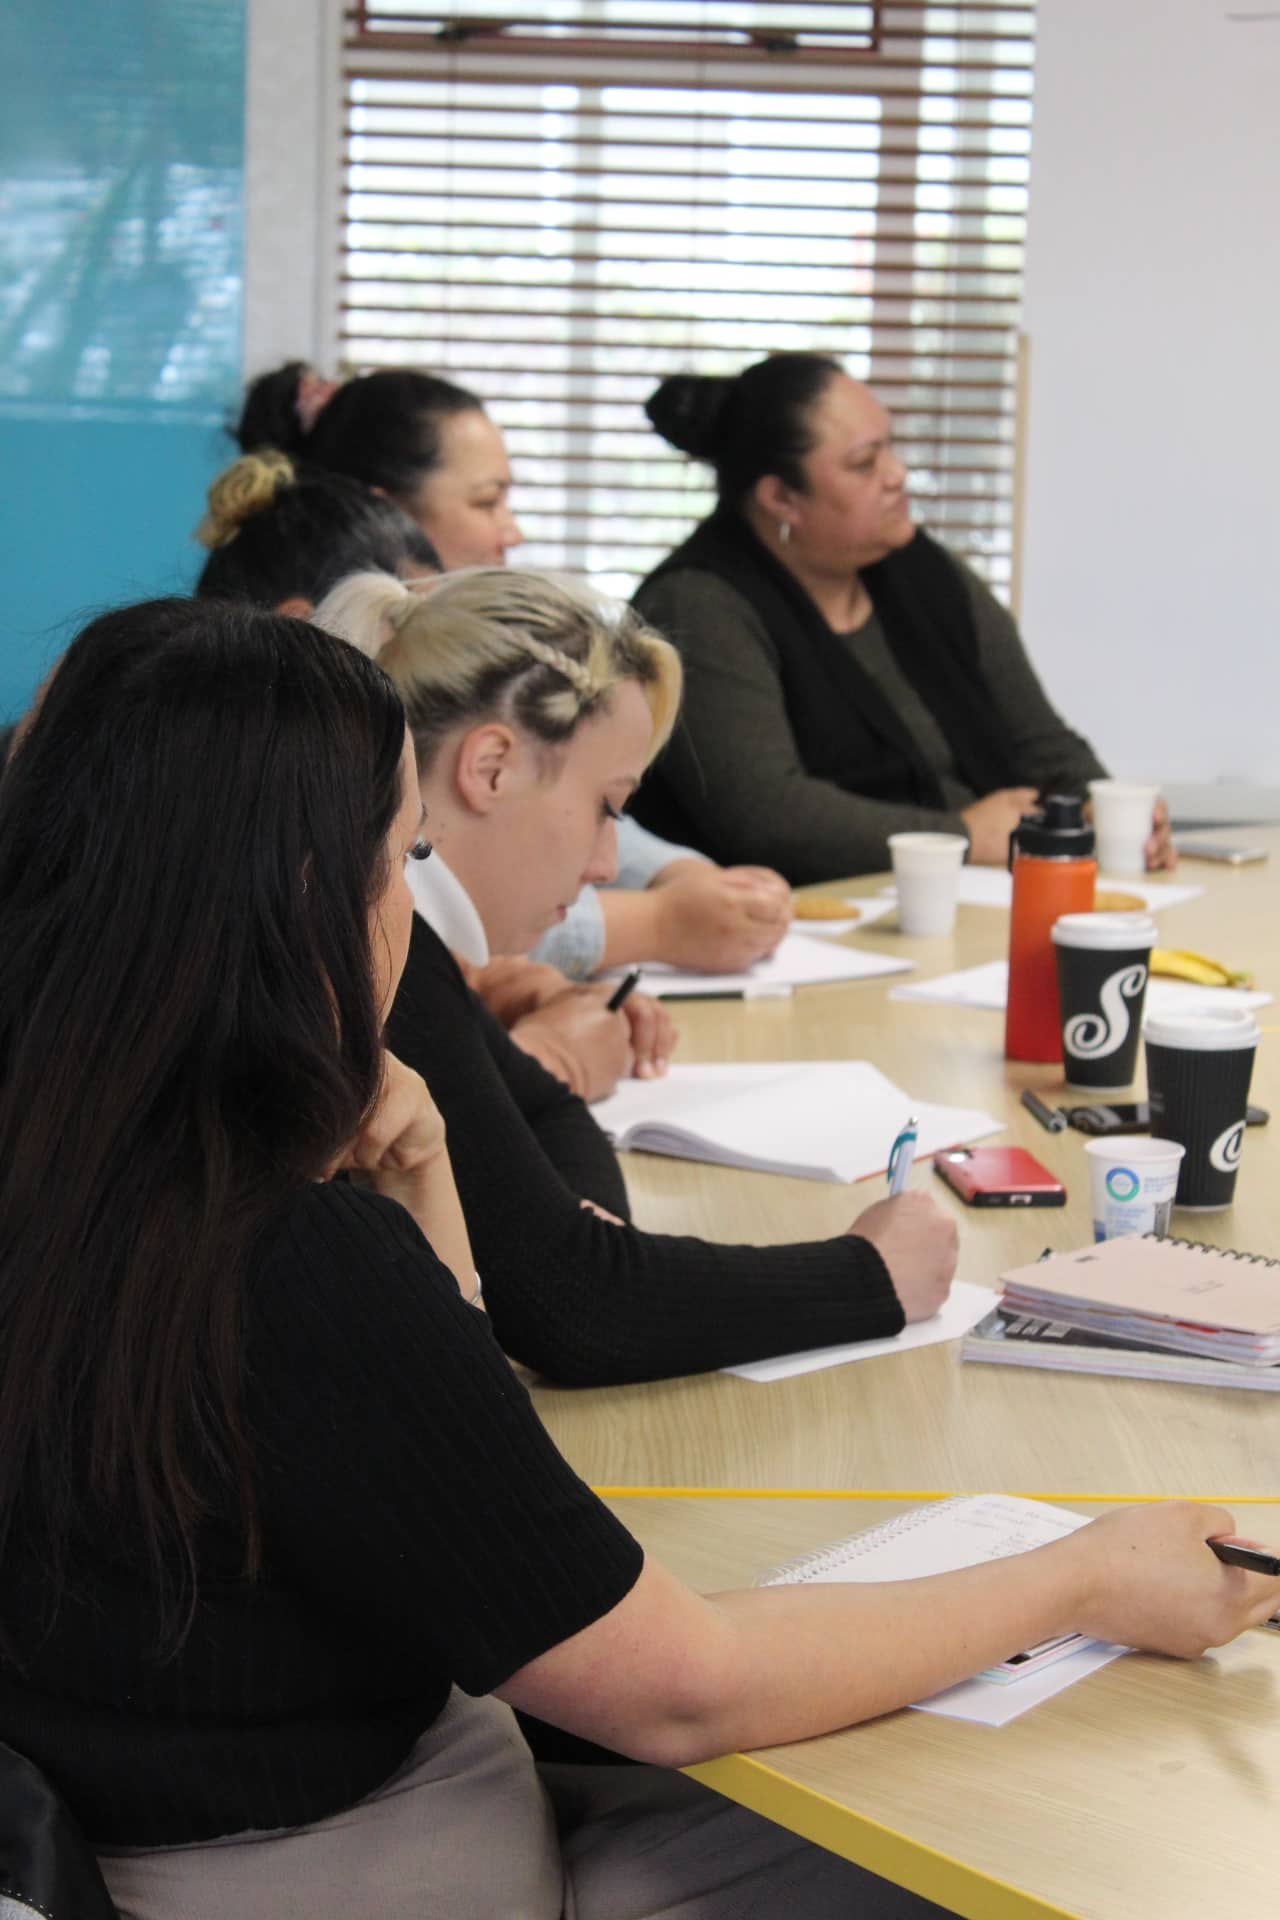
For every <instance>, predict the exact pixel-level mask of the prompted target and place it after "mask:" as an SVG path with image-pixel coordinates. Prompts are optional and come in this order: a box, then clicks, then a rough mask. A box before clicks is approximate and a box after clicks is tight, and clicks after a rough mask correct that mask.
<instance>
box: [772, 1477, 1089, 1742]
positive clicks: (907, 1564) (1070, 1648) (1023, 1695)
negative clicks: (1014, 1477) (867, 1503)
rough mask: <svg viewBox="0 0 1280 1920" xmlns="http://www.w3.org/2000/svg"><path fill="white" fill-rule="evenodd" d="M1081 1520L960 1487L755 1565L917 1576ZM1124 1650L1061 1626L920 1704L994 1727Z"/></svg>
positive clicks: (1003, 1550) (824, 1573) (1042, 1504)
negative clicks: (955, 1493)
mask: <svg viewBox="0 0 1280 1920" xmlns="http://www.w3.org/2000/svg"><path fill="white" fill-rule="evenodd" d="M1086 1524H1087V1523H1086V1521H1085V1519H1084V1516H1083V1515H1081V1514H1078V1513H1070V1512H1068V1511H1067V1509H1066V1508H1064V1507H1054V1506H1050V1505H1049V1504H1048V1503H1047V1502H1046V1501H1043V1500H1018V1499H1015V1498H1014V1497H1013V1496H1011V1495H1009V1494H1003V1493H984V1494H973V1495H966V1496H963V1497H961V1498H958V1499H954V1500H939V1501H936V1502H935V1503H934V1504H933V1505H931V1506H927V1507H913V1508H912V1509H911V1510H910V1512H908V1513H902V1514H899V1515H898V1516H897V1517H896V1519H893V1520H886V1521H885V1522H883V1524H882V1525H880V1526H878V1527H871V1528H869V1529H868V1530H867V1531H866V1532H865V1533H855V1534H852V1535H851V1536H850V1537H849V1538H848V1539H845V1540H837V1541H835V1542H833V1544H832V1545H831V1546H828V1547H820V1548H819V1549H818V1550H817V1552H815V1553H808V1554H804V1555H802V1557H801V1558H800V1559H798V1560H790V1561H788V1562H787V1563H786V1564H785V1565H783V1566H780V1567H774V1568H772V1569H771V1570H770V1571H769V1572H768V1573H764V1574H761V1575H760V1577H759V1579H758V1580H757V1582H756V1584H757V1586H762V1587H773V1586H792V1585H803V1584H808V1583H810V1582H824V1583H830V1582H839V1581H879V1580H920V1579H923V1578H925V1577H926V1576H927V1575H929V1574H935V1573H956V1572H958V1571H959V1569H960V1568H962V1567H976V1566H979V1565H981V1563H982V1562H983V1561H985V1560H1004V1559H1007V1558H1008V1556H1009V1555H1010V1554H1014V1553H1027V1552H1029V1551H1030V1549H1031V1548H1032V1547H1043V1546H1048V1545H1049V1543H1050V1542H1051V1541H1054V1540H1061V1539H1062V1538H1063V1537H1064V1536H1065V1535H1066V1534H1069V1533H1074V1532H1075V1530H1076V1528H1077V1527H1083V1526H1085V1525H1086ZM1122 1651H1123V1649H1122V1648H1117V1647H1110V1646H1104V1645H1102V1644H1101V1643H1100V1642H1098V1641H1095V1640H1087V1639H1085V1638H1083V1636H1082V1635H1080V1634H1078V1633H1069V1634H1063V1635H1061V1636H1060V1637H1058V1638H1057V1639H1054V1640H1045V1641H1043V1642H1042V1643H1041V1644H1040V1645H1039V1646H1035V1647H1027V1648H1025V1649H1024V1650H1023V1651H1022V1652H1020V1653H1014V1654H1011V1655H1010V1657H1009V1658H1008V1659H1007V1660H1002V1661H1001V1662H1000V1663H999V1664H998V1665H997V1666H994V1667H989V1668H987V1670H986V1672H985V1673H981V1674H979V1675H978V1676H977V1677H976V1678H975V1679H974V1680H970V1681H966V1682H964V1683H963V1684H962V1685H961V1686H958V1687H948V1688H947V1689H946V1691H945V1692H944V1693H939V1694H934V1695H933V1696H932V1698H931V1699H929V1700H921V1701H919V1702H917V1703H916V1704H917V1705H919V1706H920V1707H921V1708H923V1709H924V1710H925V1711H927V1712H934V1713H942V1714H946V1715H948V1716H950V1717H953V1718H956V1719H962V1720H981V1721H983V1722H985V1723H986V1724H987V1725H989V1726H1000V1725H1003V1724H1004V1722H1005V1721H1006V1720H1010V1719H1012V1718H1014V1716H1015V1715H1016V1714H1017V1713H1020V1712H1022V1711H1024V1709H1025V1707H1028V1706H1035V1705H1036V1704H1038V1702H1039V1701H1040V1700H1042V1699H1047V1698H1048V1697H1049V1696H1050V1695H1051V1694H1053V1693H1056V1692H1058V1691H1059V1690H1060V1687H1065V1686H1070V1685H1071V1684H1072V1682H1073V1681H1075V1680H1077V1679H1080V1678H1082V1677H1083V1675H1084V1674H1085V1673H1089V1672H1092V1671H1093V1670H1094V1668H1095V1667H1100V1666H1103V1665H1105V1664H1106V1662H1107V1661H1108V1660H1112V1659H1114V1658H1115V1657H1116V1655H1117V1653H1119V1652H1122ZM1058 1662H1063V1666H1062V1668H1061V1674H1060V1677H1059V1676H1058V1675H1052V1676H1048V1675H1046V1676H1045V1679H1044V1680H1043V1681H1042V1682H1041V1683H1040V1684H1038V1685H1036V1684H1032V1683H1033V1681H1034V1678H1035V1676H1037V1675H1039V1674H1041V1673H1042V1671H1043V1669H1044V1668H1046V1667H1050V1666H1054V1665H1056V1663H1058ZM1024 1685H1025V1686H1026V1689H1027V1690H1026V1691H1025V1692H1024V1691H1023V1687H1024ZM1006 1690H1007V1691H1006ZM1000 1696H1003V1698H1001V1697H1000Z"/></svg>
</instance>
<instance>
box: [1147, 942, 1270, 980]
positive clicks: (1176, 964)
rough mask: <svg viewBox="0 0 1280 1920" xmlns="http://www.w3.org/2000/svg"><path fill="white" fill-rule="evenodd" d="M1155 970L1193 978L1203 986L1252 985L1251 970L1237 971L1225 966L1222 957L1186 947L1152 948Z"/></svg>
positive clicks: (1153, 971)
mask: <svg viewBox="0 0 1280 1920" xmlns="http://www.w3.org/2000/svg"><path fill="white" fill-rule="evenodd" d="M1151 971H1152V973H1159V974H1164V975H1165V976H1166V977H1167V978H1169V979H1172V980H1192V981H1194V982H1195V984H1196V985H1197V986H1201V987H1251V986H1252V985H1253V975H1252V974H1251V973H1238V972H1234V971H1233V970H1232V969H1231V968H1230V967H1224V966H1223V964H1222V962H1221V961H1220V960H1210V959H1209V958H1208V956H1207V955H1206V954H1203V953H1188V952H1186V951H1185V949H1182V948H1170V947H1153V948H1152V950H1151Z"/></svg>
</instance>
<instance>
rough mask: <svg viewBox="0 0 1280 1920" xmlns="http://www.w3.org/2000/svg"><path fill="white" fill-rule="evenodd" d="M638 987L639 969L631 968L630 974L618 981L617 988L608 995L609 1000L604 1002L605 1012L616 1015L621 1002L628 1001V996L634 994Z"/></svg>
mask: <svg viewBox="0 0 1280 1920" xmlns="http://www.w3.org/2000/svg"><path fill="white" fill-rule="evenodd" d="M639 985H640V969H639V967H633V968H632V969H631V971H630V973H629V974H628V975H627V977H626V979H625V980H619V982H618V984H617V986H616V987H615V988H614V990H613V992H612V993H611V994H610V995H609V998H608V999H607V1000H606V1002H605V1008H604V1010H605V1012H606V1013H616V1012H617V1011H618V1008H619V1007H620V1006H621V1005H622V1003H623V1001H624V1000H626V999H628V998H629V997H630V995H631V994H633V993H634V992H635V990H636V988H637V987H638V986H639Z"/></svg>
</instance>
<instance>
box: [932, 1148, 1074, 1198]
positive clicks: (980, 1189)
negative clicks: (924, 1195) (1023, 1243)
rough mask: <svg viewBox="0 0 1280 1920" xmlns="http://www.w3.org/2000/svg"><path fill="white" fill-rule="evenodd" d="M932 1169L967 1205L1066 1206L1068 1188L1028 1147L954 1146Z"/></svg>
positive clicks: (938, 1158) (937, 1159) (936, 1158)
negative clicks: (1042, 1164) (1029, 1151)
mask: <svg viewBox="0 0 1280 1920" xmlns="http://www.w3.org/2000/svg"><path fill="white" fill-rule="evenodd" d="M933 1170H934V1172H935V1173H936V1174H937V1176H938V1178H939V1180H945V1181H946V1183H947V1185H948V1186H949V1187H950V1188H951V1190H952V1192H953V1193H958V1194H959V1196H960V1198H961V1199H962V1200H963V1201H964V1203H965V1205H966V1207H1065V1206H1066V1204H1067V1190H1066V1188H1065V1187H1064V1186H1063V1184H1062V1182H1061V1180H1058V1179H1055V1177H1054V1175H1053V1174H1051V1173H1050V1171H1049V1169H1048V1167H1042V1166H1041V1164H1040V1162H1039V1161H1038V1160H1037V1159H1036V1157H1035V1155H1034V1154H1032V1153H1028V1152H1027V1150H1026V1148H1025V1147H953V1148H952V1149H951V1151H950V1152H948V1153H939V1154H937V1155H936V1156H935V1158H934V1162H933Z"/></svg>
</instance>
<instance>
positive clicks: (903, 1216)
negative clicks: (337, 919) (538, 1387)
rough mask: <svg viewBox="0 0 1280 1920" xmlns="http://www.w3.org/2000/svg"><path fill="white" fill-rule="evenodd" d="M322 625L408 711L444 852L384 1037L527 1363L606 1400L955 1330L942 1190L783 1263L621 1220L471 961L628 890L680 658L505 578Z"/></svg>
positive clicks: (405, 599) (587, 609)
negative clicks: (639, 812)
mask: <svg viewBox="0 0 1280 1920" xmlns="http://www.w3.org/2000/svg"><path fill="white" fill-rule="evenodd" d="M316 623H317V625H319V626H322V627H324V628H325V629H326V630H327V631H328V632H330V633H335V634H338V635H340V636H341V637H342V638H344V639H347V640H350V641H352V642H354V644H356V645H357V646H359V647H360V649H361V650H362V651H363V652H365V653H367V654H369V655H370V656H371V657H373V658H375V659H376V660H377V661H378V663H379V665H381V666H382V667H383V668H385V670H386V671H387V672H388V673H389V674H390V676H391V678H392V680H393V681H394V682H395V684H396V686H397V688H398V689H399V691H400V695H401V698H402V699H403V701H404V704H405V711H406V715H407V718H408V722H409V730H410V732H411V734H412V736H413V741H414V747H415V750H416V752H417V758H418V776H419V783H420V786H421V790H422V797H423V800H424V801H425V803H426V809H427V829H426V830H427V832H428V833H429V835H430V836H431V838H432V840H433V841H434V842H435V845H436V856H435V858H433V859H432V860H431V861H429V862H428V863H427V868H429V869H430V870H431V874H432V882H431V884H430V885H428V884H426V883H425V882H424V878H423V876H424V874H425V873H426V871H427V868H423V867H419V866H417V865H413V866H411V868H410V875H409V877H410V885H411V888H412V890H413V892H414V895H415V899H416V901H417V903H418V905H419V908H420V910H425V916H426V917H425V918H421V917H419V918H415V922H414V927H413V934H412V938H411V940H410V946H409V958H408V963H407V965H406V968H405V973H404V977H403V979H402V981H401V985H400V991H399V993H398V995H397V998H396V1003H395V1007H394V1009H393V1012H392V1016H391V1021H390V1026H389V1036H390V1039H389V1044H390V1045H391V1046H392V1047H393V1049H394V1050H395V1051H396V1052H397V1054H398V1055H399V1057H401V1058H403V1059H404V1060H406V1061H407V1062H408V1063H409V1064H410V1065H411V1066H412V1067H413V1068H414V1069H415V1071H417V1072H419V1073H421V1074H422V1076H423V1078H424V1079H425V1080H426V1082H427V1084H428V1086H429V1087H430V1088H431V1091H432V1095H433V1097H434V1099H435V1100H436V1102H437V1104H438V1105H439V1107H440V1110H441V1112H442V1113H443V1115H444V1118H445V1123H446V1126H447V1128H448V1134H449V1142H450V1147H451V1150H452V1154H453V1161H454V1168H455V1172H456V1175H457V1178H458V1183H459V1193H460V1195H461V1198H462V1204H463V1210H464V1213H465V1215H466V1218H467V1222H468V1227H469V1230H470V1233H471V1240H472V1245H473V1247H474V1249H475V1254H476V1260H477V1264H478V1266H479V1269H480V1271H481V1273H482V1274H484V1276H485V1288H486V1292H485V1298H486V1303H487V1305H488V1307H489V1312H490V1317H491V1319H492V1322H493V1326H494V1330H495V1332H496V1333H497V1336H498V1338H499V1340H500V1341H501V1342H502V1344H503V1346H504V1347H505V1348H506V1350H507V1352H508V1353H510V1354H512V1355H513V1356H514V1357H515V1358H516V1359H518V1360H521V1361H523V1362H524V1363H525V1364H526V1365H528V1366H530V1367H533V1368H535V1369H536V1370H537V1371H539V1372H541V1373H544V1374H547V1375H549V1376H551V1377H552V1378H555V1379H559V1380H563V1381H565V1382H567V1383H570V1384H575V1385H596V1386H601V1385H609V1384H612V1383H615V1382H620V1381H627V1380H644V1379H654V1378H660V1377H661V1376H663V1375H667V1374H679V1373H695V1372H699V1371H702V1370H704V1369H706V1368H710V1367H720V1366H730V1365H733V1364H735V1363H736V1362H740V1361H745V1360H750V1359H762V1358H764V1357H765V1356H767V1355H770V1354H777V1353H786V1352H794V1351H796V1350H798V1349H800V1348H805V1347H819V1346H827V1345H832V1344H834V1343H836V1342H839V1341H848V1340H858V1339H872V1338H875V1337H877V1336H879V1335H882V1334H888V1333H896V1332H897V1331H898V1330H899V1329H900V1328H901V1327H902V1326H903V1324H904V1323H905V1322H906V1321H907V1320H919V1319H925V1318H927V1317H928V1316H929V1315H930V1314H932V1313H934V1312H936V1310H937V1308H938V1306H939V1305H940V1304H941V1302H942V1300H943V1299H944V1298H945V1297H946V1293H947V1289H948V1287H949V1285H950V1280H951V1274H952V1271H953V1269H954V1266H955V1255H956V1241H955V1229H954V1225H953V1223H952V1221H951V1219H950V1217H949V1216H948V1215H945V1214H944V1213H943V1212H942V1211H941V1209H939V1208H938V1207H937V1206H936V1204H935V1203H934V1202H933V1201H932V1200H931V1199H929V1198H928V1197H927V1196H926V1195H924V1194H903V1195H901V1196H900V1197H899V1198H898V1199H896V1200H889V1201H880V1202H878V1203H876V1204H875V1205H873V1206H871V1207H869V1208H868V1209H867V1210H866V1211H865V1212H864V1213H863V1214H862V1215H860V1217H859V1219H858V1220H857V1222H856V1223H855V1225H854V1226H853V1228H851V1230H850V1231H849V1232H848V1233H844V1234H839V1235H836V1236H835V1237H833V1238H831V1239H829V1240H823V1241H816V1242H810V1243H805V1244H801V1245H794V1246H788V1247H749V1246H716V1245H712V1244H710V1243H708V1242H706V1241H703V1240H695V1239H693V1238H690V1237H684V1236H682V1237H679V1238H677V1237H675V1236H671V1235H664V1234H649V1233H640V1232H637V1231H634V1230H632V1229H630V1228H629V1227H627V1226H625V1225H624V1224H623V1223H624V1221H625V1219H626V1217H627V1213H628V1205H627V1196H626V1189H625V1187H624V1186H623V1183H622V1178H621V1174H620V1172H619V1169H618V1162H617V1159H616V1158H615V1156H614V1154H613V1152H612V1149H611V1148H610V1147H609V1144H608V1142H607V1141H606V1139H605V1137H604V1135H603V1134H602V1133H601V1132H600V1129H599V1128H598V1127H597V1126H596V1124H595V1122H594V1121H593V1120H592V1118H591V1115H590V1113H589V1112H588V1111H587V1109H586V1107H585V1106H584V1105H583V1103H582V1102H581V1101H580V1100H577V1099H574V1098H573V1097H572V1096H571V1095H569V1094H568V1093H567V1092H566V1090H565V1089H564V1088H563V1087H560V1086H557V1085H556V1084H555V1083H554V1082H552V1081H551V1080H550V1078H549V1076H547V1075H546V1074H545V1073H543V1072H542V1071H541V1070H540V1069H539V1068H538V1067H537V1065H536V1063H534V1062H533V1061H531V1060H529V1059H528V1058H526V1057H525V1056H523V1055H521V1054H520V1053H519V1051H518V1050H517V1049H516V1048H514V1047H513V1046H512V1044H511V1042H510V1041H509V1039H508V1037H507V1035H506V1034H505V1033H504V1032H503V1031H502V1030H501V1028H499V1026H498V1025H497V1023H496V1021H494V1020H493V1019H492V1018H491V1017H490V1016H489V1015H488V1014H487V1013H486V1012H485V1010H484V1008H483V1007H482V1006H481V1005H480V1004H479V1002H478V1001H477V1000H476V998H475V996H474V995H473V994H472V993H470V992H469V991H468V989H467V986H466V984H465V982H464V980H463V977H462V974H461V973H460V971H459V969H458V966H457V965H456V964H455V962H454V960H453V958H452V957H451V952H450V950H451V949H452V951H453V952H454V953H458V954H460V955H461V956H462V957H463V959H465V960H467V961H470V962H472V963H474V964H482V963H483V962H484V960H485V959H486V958H487V955H488V953H489V949H490V947H491V946H492V947H493V948H495V949H502V950H506V951H510V952H519V951H521V950H522V949H523V948H525V947H527V946H528V945H530V944H531V942H532V941H533V940H535V939H536V938H537V936H538V934H539V932H540V931H541V930H542V929H543V928H544V927H546V926H548V925H551V924H553V923H554V922H555V921H556V920H557V919H558V918H559V917H560V915H561V914H562V913H563V911H564V909H565V907H566V906H567V904H568V903H569V902H570V901H571V900H572V899H573V898H574V895H575V894H576V892H577V890H578V888H579V886H580V885H581V884H582V882H583V881H584V880H593V879H598V878H599V879H607V878H608V876H609V875H610V874H611V872H612V870H613V863H614V858H615V841H614V832H615V821H616V818H617V815H618V813H619V812H620V811H621V810H622V807H623V806H624V804H625V803H626V801H627V799H628V798H629V797H630V795H631V793H632V792H633V791H634V789H635V787H636V786H637V784H638V783H639V781H640V778H641V775H642V774H643V772H644V769H645V767H646V766H647V765H648V763H649V761H650V760H651V759H652V757H653V755H654V753H655V752H656V751H657V750H658V748H659V747H660V746H661V744H662V742H663V741H664V740H665V739H666V738H667V737H668V735H669V733H670V731H671V727H672V725H673V723H674V720H675V717H676V708H677V702H678V698H679V690H680V676H679V663H678V660H677V658H676V656H675V653H674V650H673V649H672V648H671V647H670V646H669V645H668V644H667V642H666V641H664V640H662V639H660V638H659V637H658V635H656V634H655V633H653V632H652V630H651V629H650V628H648V627H647V626H645V625H644V623H643V622H642V621H641V620H640V619H639V618H638V617H637V616H636V615H635V614H634V613H633V612H631V611H630V610H628V609H624V608H620V607H617V606H615V605H614V604H612V603H610V602H608V601H605V600H602V599H600V598H599V597H598V596H596V595H594V594H592V593H590V592H589V591H588V590H587V589H585V588H583V587H581V586H578V585H570V584H568V583H565V582H562V581H558V580H553V579H550V578H547V577H545V576H539V575H534V574H527V573H521V572H518V571H516V570H514V569H510V568H501V569H500V568H479V569H476V570H474V571H469V572H463V573H457V574H447V575H445V576H444V577H443V578H442V579H440V580H438V581H432V582H427V583H418V584H416V585H414V586H406V585H404V584H403V583H402V582H400V581H397V580H392V579H388V578H386V577H385V576H384V577H377V576H368V575H365V576H360V577H358V578H356V579H353V580H349V581H345V582H344V583H343V584H342V585H341V586H340V587H338V588H337V589H335V591H334V592H333V593H331V594H330V595H329V596H328V597H327V599H326V600H325V601H324V602H323V604H322V605H321V606H320V607H319V608H318V610H317V613H316ZM632 998H633V999H634V998H635V996H634V995H633V996H632ZM605 1017H607V1018H610V1019H614V1020H618V1019H620V1018H621V1016H620V1015H617V1014H614V1015H607V1016H605ZM584 1203H589V1204H587V1205H584ZM601 1213H603V1215H604V1217H603V1218H601V1217H600V1215H601Z"/></svg>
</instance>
